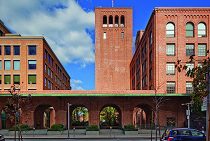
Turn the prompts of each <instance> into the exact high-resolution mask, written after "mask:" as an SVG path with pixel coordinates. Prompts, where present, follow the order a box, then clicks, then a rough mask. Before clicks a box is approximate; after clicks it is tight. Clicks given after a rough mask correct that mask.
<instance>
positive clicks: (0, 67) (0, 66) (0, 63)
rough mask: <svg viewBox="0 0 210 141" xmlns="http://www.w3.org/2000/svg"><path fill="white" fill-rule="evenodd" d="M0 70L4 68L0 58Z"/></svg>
mask: <svg viewBox="0 0 210 141" xmlns="http://www.w3.org/2000/svg"><path fill="white" fill-rule="evenodd" d="M0 70H2V61H1V60H0Z"/></svg>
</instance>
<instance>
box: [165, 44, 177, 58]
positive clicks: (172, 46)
mask: <svg viewBox="0 0 210 141" xmlns="http://www.w3.org/2000/svg"><path fill="white" fill-rule="evenodd" d="M166 55H168V56H174V55H175V44H166Z"/></svg>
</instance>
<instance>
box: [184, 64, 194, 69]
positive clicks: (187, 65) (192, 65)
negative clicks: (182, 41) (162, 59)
mask: <svg viewBox="0 0 210 141" xmlns="http://www.w3.org/2000/svg"><path fill="white" fill-rule="evenodd" d="M186 67H187V69H186V71H189V70H192V69H193V68H194V63H186Z"/></svg>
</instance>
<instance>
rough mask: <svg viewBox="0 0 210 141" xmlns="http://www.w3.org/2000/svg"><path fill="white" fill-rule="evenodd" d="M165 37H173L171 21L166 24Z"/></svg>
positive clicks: (173, 27)
mask: <svg viewBox="0 0 210 141" xmlns="http://www.w3.org/2000/svg"><path fill="white" fill-rule="evenodd" d="M166 37H175V25H174V24H173V23H171V22H170V23H167V25H166Z"/></svg>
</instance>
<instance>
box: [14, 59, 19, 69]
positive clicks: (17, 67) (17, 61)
mask: <svg viewBox="0 0 210 141" xmlns="http://www.w3.org/2000/svg"><path fill="white" fill-rule="evenodd" d="M14 70H20V60H14Z"/></svg>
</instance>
